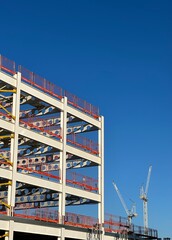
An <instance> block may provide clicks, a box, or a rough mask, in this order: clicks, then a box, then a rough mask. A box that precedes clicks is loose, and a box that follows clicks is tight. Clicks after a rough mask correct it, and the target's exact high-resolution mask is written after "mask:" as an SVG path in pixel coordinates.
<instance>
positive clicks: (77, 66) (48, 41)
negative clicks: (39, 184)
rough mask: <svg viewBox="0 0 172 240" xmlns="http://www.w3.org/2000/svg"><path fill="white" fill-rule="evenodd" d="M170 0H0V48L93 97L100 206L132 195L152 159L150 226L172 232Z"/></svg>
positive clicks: (114, 206)
mask: <svg viewBox="0 0 172 240" xmlns="http://www.w3.org/2000/svg"><path fill="white" fill-rule="evenodd" d="M171 12H172V2H171V1H170V0H169V1H168V0H164V1H160V0H156V1H155V0H151V1H150V0H144V1H142V0H140V1H134V0H131V1H128V0H121V1H115V0H114V1H110V0H107V1H101V0H99V1H98V0H87V1H86V0H83V1H81V0H80V1H79V0H71V1H69V0H68V1H67V0H63V1H59V0H57V1H55V0H50V1H40V0H37V1H33V0H30V1H19V0H15V1H12V0H9V1H1V6H0V16H1V17H0V19H1V20H0V29H1V36H0V53H1V54H2V55H4V56H6V57H8V58H9V59H13V60H15V61H16V62H17V63H18V64H21V65H23V66H25V67H27V68H28V69H31V70H32V71H34V72H35V73H37V74H39V75H41V76H44V77H45V78H47V79H48V80H50V81H52V82H54V83H56V84H57V85H59V86H61V87H62V88H64V89H66V90H69V91H70V92H72V93H74V94H76V95H78V96H79V97H81V98H83V99H85V100H87V101H88V102H91V103H92V104H94V105H96V106H99V108H100V112H101V114H102V115H103V116H104V117H105V210H106V212H108V213H110V212H111V213H112V214H115V215H122V216H125V212H124V209H123V207H122V205H121V203H120V201H119V198H118V196H117V194H116V192H115V190H114V189H113V186H112V180H113V179H114V180H115V181H116V183H117V185H118V187H119V189H120V191H121V194H122V195H123V198H124V199H125V201H126V204H127V205H128V206H130V205H131V202H130V200H129V199H130V198H131V199H133V200H134V201H135V202H136V204H137V211H138V214H139V215H138V217H137V219H135V221H134V222H135V224H138V225H143V221H142V202H141V200H140V199H139V188H140V186H141V185H142V184H143V183H145V182H146V177H147V172H148V168H149V165H150V164H152V175H151V180H150V187H149V193H148V197H149V202H148V208H149V226H150V227H152V228H155V229H158V231H159V236H160V237H172V219H171V215H172V204H171V203H172V187H171V184H172V174H171V172H172V147H171V146H172V107H171V106H172V95H171V92H172V81H171V77H172V68H171V63H172V28H171V26H172V14H171Z"/></svg>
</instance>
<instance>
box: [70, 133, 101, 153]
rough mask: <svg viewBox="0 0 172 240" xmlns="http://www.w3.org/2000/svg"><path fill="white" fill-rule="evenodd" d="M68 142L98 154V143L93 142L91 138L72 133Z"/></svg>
mask: <svg viewBox="0 0 172 240" xmlns="http://www.w3.org/2000/svg"><path fill="white" fill-rule="evenodd" d="M67 142H68V143H70V144H72V145H74V146H76V147H77V148H81V149H83V150H85V151H87V152H90V153H91V154H94V155H98V154H99V152H98V144H97V143H95V142H93V141H92V140H91V139H88V138H85V137H82V136H80V135H78V134H75V133H71V134H68V135H67Z"/></svg>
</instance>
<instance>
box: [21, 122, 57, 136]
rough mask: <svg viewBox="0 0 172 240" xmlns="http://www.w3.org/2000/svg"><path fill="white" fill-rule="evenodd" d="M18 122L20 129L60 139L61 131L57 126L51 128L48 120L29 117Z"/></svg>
mask: <svg viewBox="0 0 172 240" xmlns="http://www.w3.org/2000/svg"><path fill="white" fill-rule="evenodd" d="M19 121H20V125H21V126H22V127H25V128H28V129H32V130H35V131H36V132H42V133H43V134H44V135H46V134H47V135H48V136H52V137H55V138H58V139H61V138H62V130H61V129H60V128H59V127H57V126H53V125H52V124H51V122H50V121H49V120H46V119H45V120H44V119H39V118H34V117H31V118H27V119H24V120H22V119H20V120H19Z"/></svg>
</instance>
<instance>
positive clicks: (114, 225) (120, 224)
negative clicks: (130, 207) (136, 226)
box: [104, 214, 130, 234]
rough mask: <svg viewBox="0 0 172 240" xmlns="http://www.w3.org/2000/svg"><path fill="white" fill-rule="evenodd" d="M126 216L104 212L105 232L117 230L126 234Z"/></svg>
mask: <svg viewBox="0 0 172 240" xmlns="http://www.w3.org/2000/svg"><path fill="white" fill-rule="evenodd" d="M129 227H130V226H129V224H128V220H127V218H123V217H120V216H115V215H112V214H105V222H104V229H105V232H117V233H123V234H126V233H127V232H128V230H129Z"/></svg>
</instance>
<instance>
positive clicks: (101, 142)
mask: <svg viewBox="0 0 172 240" xmlns="http://www.w3.org/2000/svg"><path fill="white" fill-rule="evenodd" d="M100 121H101V128H100V129H99V131H98V143H99V154H100V158H101V164H100V165H99V166H98V187H99V194H100V196H101V202H100V203H99V204H98V218H99V224H100V225H101V226H102V230H103V225H102V224H103V223H104V117H103V116H101V118H100ZM103 231H104V230H103ZM102 237H103V236H102Z"/></svg>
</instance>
